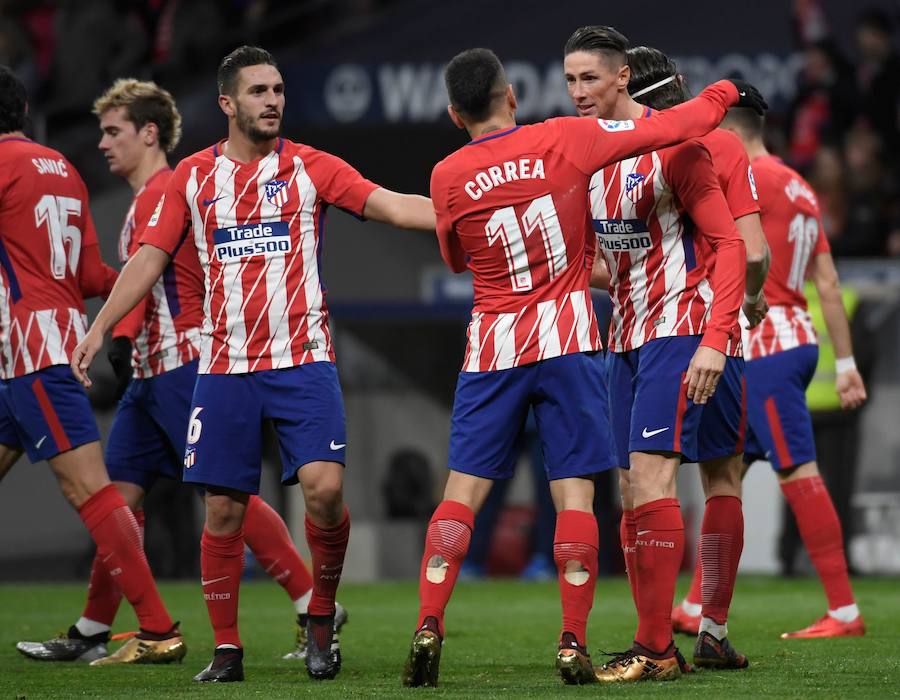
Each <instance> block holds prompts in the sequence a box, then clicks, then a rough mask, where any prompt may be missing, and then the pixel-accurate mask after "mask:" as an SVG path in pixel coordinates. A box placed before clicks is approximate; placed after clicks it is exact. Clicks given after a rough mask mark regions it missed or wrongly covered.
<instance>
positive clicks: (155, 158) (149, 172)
mask: <svg viewBox="0 0 900 700" xmlns="http://www.w3.org/2000/svg"><path fill="white" fill-rule="evenodd" d="M168 166H169V163H168V161H167V160H166V154H165V152H164V151H161V150H159V149H154V150H153V151H148V152H147V154H146V155H145V156H144V158H143V159H142V160H141V162H140V164H139V165H138V166H137V167H136V168H135V169H134V170H133V171H132V172H130V173H129V174H128V175H127V176H126V178H125V179H126V180H128V184H129V185H131V189H132V190H133V191H134V192H137V191H138V190H140V189H141V188H142V187H143V186H144V185H146V184H147V180H149V179H150V178H151V177H153V176H154V175H155V174H156V173H158V172H159V171H160V170H162V169H163V168H166V167H168Z"/></svg>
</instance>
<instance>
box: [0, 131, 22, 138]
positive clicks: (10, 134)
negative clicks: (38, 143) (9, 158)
mask: <svg viewBox="0 0 900 700" xmlns="http://www.w3.org/2000/svg"><path fill="white" fill-rule="evenodd" d="M24 138H26V137H25V132H24V131H7V132H4V133H2V134H0V139H24Z"/></svg>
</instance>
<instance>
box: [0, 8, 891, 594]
mask: <svg viewBox="0 0 900 700" xmlns="http://www.w3.org/2000/svg"><path fill="white" fill-rule="evenodd" d="M867 6H870V7H873V8H878V9H880V10H881V11H882V12H883V13H885V16H886V17H887V18H888V19H889V20H890V21H892V22H893V24H892V29H891V31H892V34H891V40H892V42H893V45H894V47H895V53H894V54H893V55H892V58H891V59H890V61H888V62H887V63H886V67H885V68H884V71H883V72H886V73H887V78H886V82H885V83H884V85H887V86H888V88H889V89H883V88H880V87H879V88H878V89H875V88H871V87H870V88H868V89H864V90H862V91H859V92H858V93H857V92H856V91H855V87H856V84H857V79H858V78H859V77H860V76H862V75H863V74H864V72H865V71H864V70H863V69H860V68H859V65H860V63H861V58H862V54H861V53H860V47H859V46H858V45H857V41H856V34H855V32H854V31H853V27H854V26H855V22H856V20H857V17H858V16H859V15H860V13H861V11H863V7H862V5H859V4H857V3H847V2H841V1H839V0H831V1H823V2H816V1H815V0H803V1H801V0H797V2H795V3H790V2H785V0H757V2H754V3H740V4H737V3H722V2H721V0H719V1H716V0H692V1H690V2H681V3H669V4H668V5H665V4H663V3H650V4H649V5H648V4H641V3H626V2H621V3H615V4H612V3H603V4H602V6H601V5H600V4H598V3H596V2H586V1H581V0H578V1H570V2H567V3H564V4H560V5H558V6H555V7H553V8H552V9H550V8H548V5H547V3H546V2H537V1H536V0H520V1H519V2H517V3H516V4H515V5H514V6H512V5H510V4H509V3H504V2H499V1H497V0H480V1H478V2H475V1H472V0H460V1H458V2H454V3H437V2H413V1H408V0H344V1H332V2H329V1H327V0H307V1H305V2H293V3H291V2H283V3H277V2H273V1H272V0H231V1H228V0H221V1H220V2H213V1H212V0H191V1H190V2H188V1H187V0H181V1H179V0H144V1H143V2H140V1H138V0H133V1H129V0H118V1H115V0H59V1H57V2H50V1H47V2H39V1H34V2H24V1H23V2H16V1H7V2H0V62H2V63H6V64H8V65H11V66H12V67H13V68H14V69H16V70H17V72H19V74H20V75H21V76H22V77H23V78H24V79H25V80H26V83H27V85H28V89H29V93H30V95H31V96H32V99H31V114H32V134H33V135H34V136H35V137H36V138H37V139H38V140H40V141H43V142H46V143H48V144H50V145H51V146H53V147H55V148H58V149H59V150H61V151H62V152H63V153H64V154H66V156H67V157H69V158H70V160H72V162H74V163H75V165H76V166H77V167H78V169H79V170H80V171H81V172H82V174H83V175H84V177H85V179H86V180H87V182H88V185H89V188H90V191H91V196H92V211H93V213H94V216H95V219H96V223H97V227H98V232H99V233H100V236H101V242H102V246H103V253H104V257H105V259H106V260H107V261H108V262H113V261H114V260H115V255H116V253H115V251H116V245H115V241H116V238H117V235H118V231H119V227H120V223H121V219H122V216H123V215H124V212H125V210H126V209H127V206H128V202H129V200H130V198H131V192H130V190H129V188H128V187H127V186H126V184H125V183H124V182H123V181H121V180H119V179H118V178H115V177H113V176H111V175H110V174H109V173H108V172H107V170H106V164H105V162H104V159H103V158H102V156H101V155H100V153H99V151H97V149H96V142H97V140H98V137H99V136H98V130H97V125H96V120H95V118H94V117H93V116H92V115H91V114H90V104H91V103H92V101H93V99H94V98H95V97H96V96H97V95H98V94H100V92H102V90H103V89H104V88H105V87H106V86H107V85H108V84H109V83H110V82H111V81H112V80H113V79H114V78H116V77H120V76H136V77H141V78H153V79H155V80H157V81H158V82H159V83H160V84H162V85H163V86H164V87H166V88H168V89H169V90H171V91H172V92H173V94H174V95H175V97H176V100H177V101H178V105H179V108H180V110H181V112H182V115H183V117H184V122H185V136H184V138H183V140H182V143H181V145H180V146H179V148H178V151H177V153H176V157H182V156H184V155H186V154H189V153H191V152H193V151H195V150H197V149H199V148H202V147H204V146H206V145H209V144H211V143H212V142H214V141H216V140H218V139H219V138H221V137H222V136H223V135H224V133H225V120H224V118H223V116H222V115H221V113H220V112H219V109H218V107H217V106H216V100H215V97H216V89H215V80H214V74H215V67H216V65H217V63H218V61H219V60H220V58H221V56H222V55H224V53H225V52H227V51H228V50H230V49H231V48H233V47H235V46H237V45H240V44H242V43H257V44H259V45H262V46H264V47H266V48H269V49H270V50H272V51H273V52H274V53H275V55H276V57H277V58H278V60H279V63H280V67H281V70H282V72H283V74H284V77H285V80H286V84H287V98H288V101H287V106H286V110H285V122H284V134H285V135H286V136H287V137H289V138H292V139H294V140H298V141H303V142H305V143H309V144H311V145H313V146H316V147H319V148H323V149H325V150H328V151H331V152H333V153H335V154H337V155H340V156H342V157H343V158H345V159H347V160H348V161H349V162H350V163H352V164H353V165H354V166H356V167H357V168H359V169H360V170H361V171H362V172H363V173H364V174H365V175H366V176H367V177H369V178H371V179H373V180H375V181H377V182H379V183H380V184H382V185H384V186H386V187H390V188H392V189H397V190H404V191H411V192H419V193H423V194H427V189H428V178H429V174H430V171H431V167H432V166H433V164H434V163H435V162H437V161H438V160H439V159H441V158H442V157H444V156H445V155H446V154H447V153H449V152H450V151H452V150H453V149H455V148H457V147H459V146H460V145H461V144H462V143H463V142H464V137H463V134H462V133H460V132H458V131H457V130H455V129H454V128H453V127H452V125H451V124H450V122H449V120H448V119H447V117H446V114H445V111H444V107H445V105H446V95H445V93H444V88H443V83H442V78H441V67H442V64H443V62H445V61H446V60H447V59H448V58H450V57H451V56H452V55H453V54H454V53H456V52H457V51H459V50H461V49H463V48H467V47H470V46H475V45H484V46H489V47H491V48H493V49H494V50H495V51H497V53H498V54H499V55H500V57H501V59H503V60H504V62H505V63H506V64H507V67H508V69H509V76H510V79H511V81H512V82H513V84H514V85H515V88H516V91H517V94H518V96H519V104H520V112H519V117H520V121H522V122H529V121H535V120H539V119H543V118H546V117H549V116H553V115H556V114H561V113H568V112H570V104H569V100H568V97H567V95H566V90H565V83H564V80H563V78H562V56H561V53H562V45H563V43H564V42H565V39H566V38H567V37H568V35H569V34H570V33H571V31H572V30H573V29H574V28H575V27H577V26H580V25H583V24H590V23H605V24H612V25H614V26H616V27H617V28H619V29H620V30H622V31H623V32H624V33H625V34H626V35H627V36H629V37H630V38H631V39H632V41H633V42H634V43H644V44H648V45H654V46H657V47H659V48H661V49H663V50H665V51H666V52H667V53H669V54H670V55H672V56H673V57H675V58H676V59H677V60H678V63H679V66H680V68H681V70H682V72H684V73H685V75H686V77H687V79H688V81H689V84H690V85H691V86H692V88H693V89H694V91H697V90H699V89H700V88H701V87H702V86H704V85H706V84H707V83H709V82H712V81H714V80H716V79H718V78H720V77H724V76H727V75H740V76H742V77H744V78H746V79H748V80H750V81H751V82H753V83H754V84H755V85H757V86H758V87H759V88H760V90H761V91H762V92H763V93H764V94H765V95H766V96H767V98H768V99H769V102H770V104H771V107H772V110H771V113H770V125H771V134H770V137H771V138H770V142H771V145H772V147H773V149H774V150H775V151H776V152H778V153H780V154H782V155H784V156H785V157H786V158H788V159H789V160H791V161H792V162H794V163H796V164H797V165H798V166H799V167H801V168H802V169H803V170H804V172H805V173H807V174H808V175H809V177H810V178H811V179H812V180H813V182H814V184H815V185H816V186H817V189H818V190H819V194H820V197H821V198H822V200H823V203H824V205H825V210H826V214H827V219H828V227H829V236H830V237H831V240H832V246H833V247H834V251H835V254H836V257H837V258H838V263H839V269H840V270H841V273H842V278H843V281H844V282H845V284H847V285H848V286H850V287H852V288H853V289H854V290H855V292H856V293H857V294H858V295H859V298H860V300H861V304H860V307H859V311H858V312H857V313H856V315H855V318H854V326H855V332H856V335H857V338H858V340H857V354H858V356H859V358H860V359H861V360H864V361H865V369H866V373H867V376H868V380H869V388H870V401H869V403H868V404H867V406H866V407H865V408H864V409H863V410H862V411H861V413H860V415H859V416H858V426H856V427H858V434H857V438H858V439H857V441H856V443H855V444H854V441H853V440H852V439H851V440H849V441H848V444H847V445H844V448H845V452H846V453H847V455H846V457H847V458H846V462H847V471H850V472H851V473H852V470H850V467H849V464H850V463H851V462H853V461H854V459H855V461H856V469H857V472H856V479H855V485H854V484H853V483H852V480H851V483H850V484H849V485H847V484H846V483H842V484H841V485H840V486H839V487H838V488H839V490H840V491H841V493H842V495H843V496H844V499H845V500H847V501H849V502H850V503H851V508H850V511H849V512H848V513H847V515H846V518H845V528H846V534H847V537H848V544H849V555H850V561H851V566H853V567H854V568H856V569H857V570H858V571H862V572H871V573H897V572H900V469H898V467H900V434H898V431H897V425H898V423H900V362H898V353H897V346H898V342H900V311H898V308H900V303H898V302H900V204H898V162H900V159H898V157H897V156H898V155H900V149H898V143H900V130H898V122H900V116H898V114H900V110H898V106H900V105H898V99H897V98H898V91H900V59H898V58H897V54H896V47H897V46H898V44H900V33H898V31H897V29H896V27H897V25H898V24H900V6H898V4H897V3H896V2H893V1H889V0H881V1H880V2H877V1H876V2H871V3H867ZM829 41H830V42H831V43H828V42H829ZM839 54H840V55H842V56H843V57H845V60H846V64H843V63H842V62H841V59H839V58H838V55H839ZM823 61H824V62H829V61H830V62H831V66H832V69H833V70H832V72H833V74H834V76H835V80H834V81H832V83H831V84H830V85H829V86H827V87H823V86H822V85H820V84H816V83H815V81H814V80H811V78H812V76H814V75H816V74H817V72H821V66H822V63H823ZM891 86H893V87H892V88H891ZM892 90H893V91H892ZM823 110H824V111H823ZM823 114H825V115H828V114H830V122H831V125H830V127H828V128H825V127H824V126H822V125H821V124H819V123H818V122H817V120H818V119H819V118H821V117H822V115H823ZM817 124H818V125H817ZM324 278H325V280H326V282H327V285H328V289H329V294H328V300H329V303H330V305H331V308H332V316H333V319H334V323H335V329H336V349H337V354H338V358H339V359H338V366H339V368H340V372H341V378H342V382H343V386H344V390H345V398H346V405H347V414H348V434H349V450H350V452H349V460H350V461H349V465H348V471H347V500H348V502H349V505H350V508H351V511H352V512H353V517H354V530H353V537H352V539H351V544H350V550H349V553H348V564H347V567H346V576H347V578H348V579H356V580H373V579H377V578H384V577H407V576H412V575H414V574H415V572H416V571H417V568H418V557H419V554H420V551H421V538H422V533H423V531H424V524H425V522H426V519H427V517H428V515H429V514H430V511H431V506H432V504H433V503H434V502H435V499H436V498H437V497H438V495H439V493H440V489H441V484H442V479H443V475H444V469H445V458H446V446H447V438H448V434H449V409H450V402H451V400H452V390H453V385H454V382H455V378H456V372H457V370H458V367H459V363H460V361H461V358H462V353H463V338H464V335H463V334H464V327H465V323H466V320H467V312H468V309H469V306H468V303H469V300H470V293H471V288H470V286H469V285H468V283H467V281H466V280H465V278H458V277H453V276H451V275H450V274H449V272H447V271H446V270H445V269H444V268H443V265H442V263H441V261H440V258H439V255H438V251H437V246H436V245H435V241H434V240H433V238H431V237H430V236H428V235H427V234H419V233H413V232H405V231H397V230H393V229H391V228H390V227H387V226H383V225H380V224H375V223H367V224H361V223H359V222H357V221H356V220H354V219H352V218H351V217H349V216H347V215H345V214H343V213H342V212H339V211H332V212H331V214H330V216H329V220H328V234H327V245H326V254H325V260H324ZM604 303H605V294H602V293H598V294H597V297H596V304H597V305H598V308H600V309H603V308H604ZM96 308H97V307H96V305H95V306H93V307H91V311H92V312H95V311H96ZM859 339H862V342H860V340H859ZM93 375H94V376H95V382H96V387H95V390H94V391H93V393H92V400H93V401H94V404H95V407H96V409H97V411H98V419H99V421H100V423H101V426H102V428H103V429H104V431H106V430H108V427H109V423H110V420H111V417H112V411H113V409H114V405H113V397H112V391H113V381H112V373H111V370H110V369H109V367H108V366H107V364H106V362H105V361H104V360H103V359H102V358H101V359H100V360H98V361H97V362H96V366H95V368H94V369H93ZM234 410H236V411H239V410H240V407H239V406H235V407H234ZM846 423H847V421H846V420H845V421H844V425H843V426H842V428H846V427H847V426H846ZM850 423H851V425H850V434H851V436H852V429H853V427H854V426H853V425H852V424H853V423H854V419H850ZM857 445H858V449H857ZM268 461H269V462H271V464H270V465H269V466H270V467H271V468H269V469H268V470H267V472H266V478H265V482H264V488H263V495H264V496H265V497H266V498H267V499H268V500H270V502H272V503H273V505H275V506H276V507H278V508H279V509H281V510H282V511H283V512H286V514H287V517H288V520H289V523H291V524H292V527H293V529H294V534H295V540H296V541H297V542H298V544H302V542H303V537H302V499H301V498H299V493H298V492H296V490H293V491H289V492H284V491H282V489H281V488H280V487H279V486H278V484H277V476H276V475H277V469H276V463H277V455H276V452H275V451H274V450H273V449H272V450H270V451H269V458H268ZM525 471H527V470H524V469H523V470H520V472H522V473H523V475H520V476H519V477H517V479H516V481H515V482H514V484H513V488H512V492H511V494H510V498H509V499H508V505H510V506H512V507H513V508H516V507H518V509H517V510H514V511H509V512H508V514H509V513H512V514H518V515H519V516H521V517H520V519H519V520H515V518H513V517H510V518H509V519H507V520H504V521H503V523H502V525H501V533H500V534H501V536H503V537H506V538H507V539H506V540H504V542H505V543H506V545H507V547H506V548H507V550H508V551H513V552H515V551H518V549H517V548H519V549H520V548H521V547H523V546H525V545H526V544H527V540H528V536H527V528H528V523H529V518H530V514H531V510H529V506H530V504H531V503H532V502H533V495H532V493H531V491H530V489H531V486H530V483H529V479H528V478H527V476H524V472H525ZM845 482H846V479H845ZM833 486H834V485H833ZM679 489H680V491H681V494H682V495H683V502H684V504H685V512H686V515H687V518H688V521H689V522H690V523H691V524H692V525H694V526H698V524H699V517H698V516H699V513H700V512H701V509H702V500H701V499H700V496H699V486H698V483H697V479H696V475H695V470H694V469H693V468H691V467H685V468H684V469H682V474H681V476H680V482H679ZM600 491H601V497H600V499H599V501H600V511H599V512H598V515H599V516H600V522H601V532H602V533H603V536H604V537H605V539H604V567H605V570H606V571H607V572H615V571H616V570H619V568H620V564H619V562H618V561H617V553H616V544H615V538H616V533H617V531H618V528H617V526H616V522H617V517H618V515H617V513H616V511H615V510H614V506H611V505H609V504H614V503H615V501H614V494H613V492H612V490H611V487H610V486H609V485H606V486H603V487H602V488H601V489H600ZM854 491H855V494H854V495H853V498H852V501H851V500H850V495H851V493H853V492H854ZM781 501H782V499H781V495H780V492H779V490H778V487H777V484H776V483H775V479H774V478H773V477H772V475H771V474H770V473H769V471H768V470H767V469H766V468H765V467H764V466H763V465H757V466H756V467H755V468H754V469H753V470H752V471H751V474H750V475H749V477H748V481H747V485H746V495H745V515H746V520H747V523H748V526H747V529H748V537H747V538H746V540H747V541H746V546H745V552H744V557H743V560H742V568H743V570H744V571H765V572H773V571H777V570H779V568H780V566H779V560H778V538H779V533H780V531H781V527H782V525H781V521H782V506H781ZM147 511H148V518H147V520H148V526H147V533H148V534H147V543H148V544H147V547H148V551H149V554H150V558H151V562H152V564H153V567H154V570H155V571H156V572H157V574H158V575H159V576H160V577H163V578H172V577H188V578H190V577H193V576H194V575H195V574H196V571H197V549H198V548H197V542H198V540H199V526H200V522H201V518H202V514H201V512H202V509H201V504H200V501H199V499H197V498H196V497H195V496H194V494H193V493H192V491H191V490H190V489H187V488H184V487H181V486H179V485H174V484H166V485H162V484H161V485H160V486H159V487H158V489H157V491H156V492H155V493H154V494H153V495H152V496H151V498H150V499H149V501H148V505H147ZM298 526H299V527H298ZM90 557H91V545H90V541H89V538H88V536H87V533H86V532H84V530H83V528H82V526H81V524H80V523H79V521H78V518H77V516H76V515H75V513H74V512H73V511H72V510H71V509H70V508H69V507H68V506H67V505H66V504H65V503H64V501H63V499H62V497H61V496H60V494H59V493H58V489H57V488H56V486H55V484H54V483H53V478H52V475H51V474H50V472H49V470H48V469H47V467H46V465H44V464H40V465H35V466H30V465H28V464H27V463H26V461H24V460H23V461H22V462H20V463H19V464H18V465H17V466H16V467H15V468H14V469H13V470H12V472H11V473H10V475H9V476H8V477H7V478H6V479H5V480H4V482H3V484H2V487H0V580H34V579H71V578H84V577H85V575H86V572H87V569H88V567H89V565H90ZM518 563H521V561H520V559H516V557H515V556H513V557H511V558H510V560H509V561H506V562H500V563H499V564H498V566H499V568H503V566H506V567H507V568H512V569H514V568H515V566H516V565H517V564H518ZM802 569H803V565H802V563H801V565H800V570H802Z"/></svg>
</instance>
